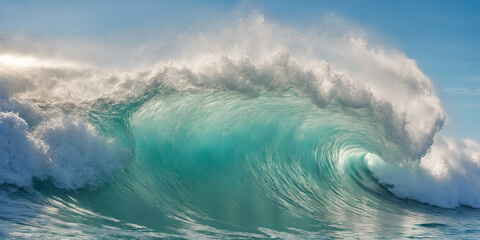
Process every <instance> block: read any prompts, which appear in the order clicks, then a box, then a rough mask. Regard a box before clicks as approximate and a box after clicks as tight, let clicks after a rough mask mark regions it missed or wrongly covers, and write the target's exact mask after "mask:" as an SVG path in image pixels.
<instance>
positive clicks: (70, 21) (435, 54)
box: [0, 0, 480, 140]
mask: <svg viewBox="0 0 480 240" xmlns="http://www.w3.org/2000/svg"><path fill="white" fill-rule="evenodd" d="M241 8H246V9H252V10H253V9H256V10H258V11H259V12H260V13H262V14H263V15H264V16H265V17H266V18H267V19H269V20H271V21H274V22H276V23H279V24H287V25H290V26H291V25H293V26H296V27H297V28H310V27H315V25H316V24H317V23H318V22H319V21H320V19H321V18H322V17H323V16H325V15H326V14H332V13H334V14H335V15H338V16H340V17H342V18H344V19H346V20H347V21H348V22H352V23H355V24H356V25H358V26H361V27H362V28H364V29H366V30H367V31H368V32H369V33H372V34H373V35H375V36H378V37H379V38H381V39H382V41H385V42H387V45H389V46H394V47H395V48H398V49H399V50H400V51H402V52H404V53H405V54H406V55H407V56H409V57H410V58H412V59H415V60H416V61H417V63H418V65H419V66H420V68H421V69H422V70H423V71H424V73H426V74H427V75H428V76H429V77H430V78H431V79H432V81H433V82H434V85H435V88H436V91H437V94H438V95H439V96H440V98H441V99H442V102H443V105H444V107H445V108H446V110H447V114H448V117H449V120H448V124H447V127H446V128H445V129H444V131H443V132H444V134H447V135H453V136H456V137H471V138H474V139H476V140H480V124H479V123H480V44H479V43H480V1H281V0H280V1H279V0H263V1H202V3H198V2H194V1H183V0H181V1H138V2H137V1H101V2H100V1H77V2H70V1H42V2H40V1H23V0H20V1H3V0H0V32H1V33H4V34H17V33H21V34H28V35H30V36H34V37H38V38H64V39H65V38H66V39H68V38H74V39H78V38H80V39H97V38H103V37H105V36H108V35H111V34H115V33H118V32H122V31H128V30H131V29H157V30H158V31H164V30H166V31H170V32H175V31H176V29H185V28H187V29H188V28H189V27H191V26H195V25H199V24H201V23H203V24H207V25H208V22H215V21H216V20H217V19H222V18H226V17H229V16H230V15H234V14H235V13H236V12H237V11H238V9H241ZM1 48H2V46H0V51H1Z"/></svg>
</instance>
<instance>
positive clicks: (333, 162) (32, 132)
mask: <svg viewBox="0 0 480 240" xmlns="http://www.w3.org/2000/svg"><path fill="white" fill-rule="evenodd" d="M291 36H295V37H291ZM192 43H194V44H192ZM301 46H303V47H301ZM305 46H307V47H305ZM193 48H194V49H193ZM178 49H180V50H179V52H181V54H180V55H178V56H176V58H175V59H177V60H175V61H173V60H170V61H168V62H165V63H162V61H160V63H158V64H156V65H154V66H152V67H148V68H147V69H142V70H134V71H128V72H123V73H119V72H118V71H112V70H109V69H108V68H101V67H98V66H97V67H93V66H90V65H88V64H80V63H78V62H74V61H73V60H72V61H66V60H62V61H59V60H55V59H48V58H40V57H31V56H19V55H9V54H3V55H0V133H1V134H0V184H1V185H0V203H1V204H0V236H2V237H9V238H65V237H72V236H75V237H80V238H107V237H121V238H164V237H165V238H234V239H238V238H325V237H333V238H334V237H339V238H348V237H372V236H377V237H385V238H393V237H397V238H406V237H425V236H432V237H435V238H445V237H446V238H448V236H451V235H452V234H455V236H464V237H471V236H475V235H476V234H478V231H480V228H479V227H478V226H480V225H479V224H478V223H479V222H480V219H479V217H478V216H479V215H478V213H479V212H478V210H477V209H476V208H479V207H480V185H479V184H480V177H479V176H480V167H479V166H480V145H479V144H478V143H476V142H474V141H471V140H461V141H460V140H455V139H450V138H446V137H443V136H441V135H439V134H437V132H438V131H439V130H440V129H441V127H442V126H443V124H444V121H445V114H444V111H443V109H442V107H441V103H440V101H439V99H438V97H436V96H435V94H434V91H433V87H432V84H431V82H430V80H429V79H428V77H426V76H425V75H424V74H423V73H422V72H421V71H420V70H419V69H418V68H417V66H416V64H415V62H414V61H413V60H411V59H408V58H407V57H406V56H404V55H403V54H401V53H398V52H396V51H393V50H392V51H388V50H385V49H384V48H380V47H375V46H369V45H368V44H367V42H366V40H365V39H364V38H363V37H359V36H357V35H355V34H353V33H351V32H350V33H348V34H347V33H344V34H340V36H337V35H335V36H332V35H331V34H325V33H323V34H320V33H315V34H313V33H311V34H306V33H300V32H298V31H296V30H293V29H286V28H285V29H282V28H279V27H278V26H276V25H274V24H271V23H266V22H265V20H264V19H263V18H262V17H261V16H253V17H251V18H249V19H247V20H242V21H240V23H237V24H236V25H235V26H234V27H232V28H228V29H226V30H225V29H223V30H218V31H217V32H215V34H211V36H210V37H208V38H207V37H205V36H204V35H202V36H200V37H195V38H192V40H189V41H186V42H184V43H179V46H178ZM169 57H170V58H172V56H169ZM474 234H475V235H474Z"/></svg>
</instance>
